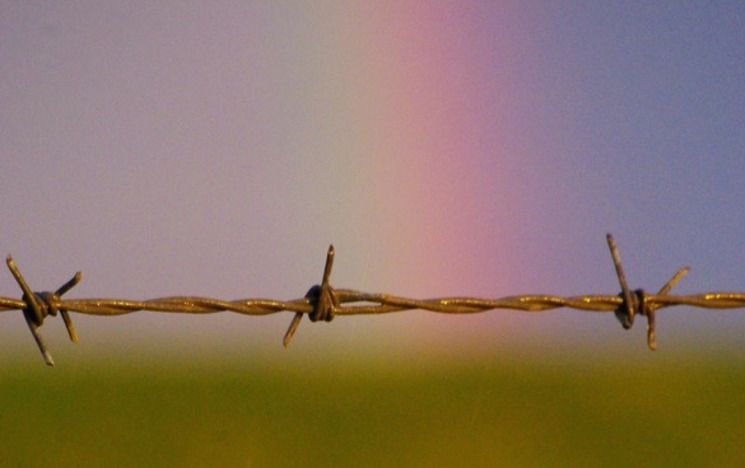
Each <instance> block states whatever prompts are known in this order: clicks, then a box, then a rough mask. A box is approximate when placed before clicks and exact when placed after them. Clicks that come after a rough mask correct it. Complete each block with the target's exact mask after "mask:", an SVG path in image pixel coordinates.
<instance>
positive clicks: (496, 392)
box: [0, 352, 745, 467]
mask: <svg viewBox="0 0 745 468" xmlns="http://www.w3.org/2000/svg"><path fill="white" fill-rule="evenodd" d="M650 356H651V355H650ZM658 356H660V355H655V357H654V358H652V357H650V358H649V359H648V360H645V361H644V362H638V363H622V362H621V361H620V360H613V359H610V360H608V359H606V360H598V359H595V360H590V359H582V358H576V357H575V358H572V359H564V358H562V357H554V358H552V359H551V360H550V361H546V360H544V359H540V358H537V357H533V358H526V357H525V356H515V355H511V356H510V355H508V356H506V357H502V358H500V359H496V358H489V359H487V360H486V361H484V360H483V359H471V360H467V361H465V362H458V361H457V360H456V359H449V360H445V362H439V363H432V362H429V361H427V360H420V361H417V360H412V361H410V362H408V363H406V364H401V363H397V364H394V363H391V362H385V361H369V362H367V361H366V360H365V359H359V360H357V361H354V360H353V362H347V363H342V362H341V361H339V362H336V363H335V362H333V361H332V362H330V363H328V364H327V365H326V366H320V365H317V364H312V363H309V362H303V361H300V360H291V362H283V361H281V360H279V359H274V360H273V361H272V362H269V363H264V364H261V363H260V362H258V361H257V362H253V361H241V360H238V359H232V358H231V359H227V360H222V361H215V363H212V364H210V363H209V362H201V363H197V364H192V365H183V364H178V363H173V364H169V363H167V362H166V363H162V364H158V365H153V364H145V365H139V364H136V363H129V364H122V362H123V361H112V362H104V361H100V362H96V363H93V362H90V363H87V364H86V365H73V366H68V368H65V367H64V366H63V365H60V367H58V368H56V369H46V368H45V367H44V366H43V365H42V364H41V363H39V362H33V363H29V364H28V365H26V364H24V365H12V364H5V365H4V366H3V368H2V371H0V372H1V374H0V375H2V377H1V380H0V431H1V433H2V435H1V437H0V447H1V448H0V463H2V465H3V466H112V467H113V466H208V465H212V466H324V465H334V466H378V465H380V464H383V465H398V466H448V465H450V466H463V465H471V466H479V465H483V466H487V465H489V466H495V465H503V466H557V465H565V466H568V465H571V466H599V465H602V466H633V465H643V466H661V465H662V466H665V465H666V466H681V465H687V466H704V465H705V466H736V465H739V466H743V464H745V443H743V441H745V418H744V417H743V416H744V415H745V365H744V364H745V360H744V359H743V356H741V355H739V354H735V353H734V352H733V353H731V354H729V355H727V356H720V357H717V358H698V359H685V358H681V357H677V358H662V357H658ZM567 361H568V362H567Z"/></svg>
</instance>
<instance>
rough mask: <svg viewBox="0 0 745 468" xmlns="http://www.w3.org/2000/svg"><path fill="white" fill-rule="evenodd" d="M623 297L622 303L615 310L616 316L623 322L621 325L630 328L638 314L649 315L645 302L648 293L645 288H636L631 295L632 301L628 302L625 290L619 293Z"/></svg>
mask: <svg viewBox="0 0 745 468" xmlns="http://www.w3.org/2000/svg"><path fill="white" fill-rule="evenodd" d="M618 297H620V298H621V301H622V302H621V305H619V306H618V308H617V309H616V310H615V311H614V314H615V315H616V318H617V319H618V321H619V322H621V326H622V327H623V328H624V329H626V330H628V329H630V328H631V326H632V325H634V318H635V317H636V316H637V315H647V306H646V303H645V298H646V293H645V292H644V290H643V289H635V290H634V291H631V294H630V295H629V298H630V303H627V298H626V293H625V291H621V292H620V293H619V294H618Z"/></svg>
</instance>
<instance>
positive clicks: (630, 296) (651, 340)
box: [608, 234, 690, 351]
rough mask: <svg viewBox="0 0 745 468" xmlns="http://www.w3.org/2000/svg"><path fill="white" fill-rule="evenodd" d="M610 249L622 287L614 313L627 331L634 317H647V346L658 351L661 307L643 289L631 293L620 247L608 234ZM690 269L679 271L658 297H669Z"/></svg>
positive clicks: (684, 268)
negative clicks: (657, 316) (658, 312)
mask: <svg viewBox="0 0 745 468" xmlns="http://www.w3.org/2000/svg"><path fill="white" fill-rule="evenodd" d="M608 248H610V254H611V257H612V258H613V265H614V266H615V267H616V275H617V276H618V282H619V284H620V285H621V293H620V294H619V296H620V297H621V305H619V306H618V308H617V309H616V310H615V311H614V312H615V315H616V318H617V319H618V321H619V322H621V325H622V326H623V328H625V329H626V330H628V329H630V328H631V326H632V325H633V324H634V317H635V316H636V315H644V316H646V317H647V346H649V349H651V350H652V351H654V350H655V349H657V331H656V317H655V312H656V311H657V309H658V308H659V307H660V306H659V304H653V303H651V302H650V301H649V299H648V296H647V294H646V293H645V292H644V290H643V289H636V290H634V291H631V290H630V289H629V286H628V283H627V282H626V275H625V274H624V272H623V265H621V255H620V254H619V253H618V246H617V245H616V242H615V241H614V240H613V236H612V235H610V234H608ZM689 271H690V269H689V268H688V267H683V268H681V269H680V270H678V271H677V272H676V273H675V274H674V275H673V277H672V278H670V281H668V282H667V283H665V285H664V286H663V287H662V288H661V289H660V292H658V293H657V295H658V296H665V295H667V294H668V293H669V292H670V290H671V289H673V287H674V286H675V285H676V284H678V282H679V281H680V280H681V279H683V277H685V275H687V274H688V272H689Z"/></svg>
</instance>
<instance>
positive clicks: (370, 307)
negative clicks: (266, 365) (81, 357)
mask: <svg viewBox="0 0 745 468" xmlns="http://www.w3.org/2000/svg"><path fill="white" fill-rule="evenodd" d="M607 241H608V247H609V249H610V252H611V257H612V259H613V264H614V266H615V270H616V275H617V277H618V280H619V284H620V286H621V293H620V294H616V295H603V294H589V295H583V296H569V297H563V296H553V295H543V294H531V295H521V296H507V297H501V298H498V299H482V298H476V297H443V298H435V299H410V298H406V297H400V296H394V295H391V294H376V293H366V292H362V291H356V290H353V289H335V288H333V287H332V286H331V283H330V277H331V270H332V267H333V261H334V255H335V251H334V247H333V246H330V247H329V249H328V252H327V255H326V265H325V267H324V272H323V276H322V280H321V284H319V285H315V286H313V287H311V288H310V290H309V291H308V292H307V293H306V294H305V296H304V297H303V298H302V299H295V300H290V301H282V300H276V299H239V300H233V301H226V300H222V299H214V298H209V297H197V296H172V297H162V298H157V299H149V300H144V301H132V300H127V299H64V300H63V299H62V295H63V294H65V293H66V292H67V291H69V290H70V289H71V288H72V287H73V286H75V285H76V284H77V283H79V282H80V280H81V278H82V275H81V273H80V272H78V273H76V274H75V276H74V277H73V278H72V279H71V280H69V281H68V282H67V283H65V284H64V285H63V286H61V287H60V288H59V289H57V291H56V292H54V293H51V292H41V293H35V292H32V290H31V288H30V287H29V286H28V284H27V283H26V281H25V279H24V278H23V276H22V275H21V273H20V271H19V269H18V267H17V266H16V264H15V262H14V261H13V259H12V258H11V257H10V256H8V258H7V262H6V263H7V265H8V268H9V269H10V271H11V273H12V274H13V277H14V278H15V279H16V282H17V283H18V285H19V286H20V287H21V290H22V291H23V296H22V298H21V299H20V300H18V299H13V298H8V297H0V312H3V311H10V310H21V311H23V314H24V318H25V319H26V323H27V324H28V326H29V329H30V330H31V333H32V335H33V336H34V339H35V340H36V343H37V345H38V346H39V350H40V351H41V353H42V355H43V357H44V359H45V361H46V363H47V364H48V365H50V366H53V365H54V361H53V360H52V356H51V355H50V354H49V352H48V351H47V348H46V345H45V343H44V341H43V340H42V337H41V335H40V333H39V328H40V327H41V325H42V324H43V321H44V319H45V318H46V317H47V316H49V315H52V316H55V315H57V312H60V315H61V316H62V318H63V320H64V322H65V325H66V327H67V330H68V333H69V336H70V339H71V340H72V341H73V342H77V341H78V336H77V333H76V331H75V328H74V327H73V325H72V321H71V320H70V317H69V312H76V313H79V314H87V315H99V316H114V315H124V314H129V313H133V312H138V311H152V312H171V313H188V314H211V313H216V312H224V311H230V312H236V313H239V314H243V315H268V314H275V313H279V312H294V313H295V315H294V317H293V319H292V321H291V322H290V326H289V328H288V329H287V332H286V333H285V335H284V339H283V343H284V345H285V347H287V346H288V345H289V344H290V341H291V340H292V337H293V336H294V334H295V332H296V331H297V328H298V326H299V325H300V322H301V320H302V318H303V315H306V314H307V315H308V317H309V318H310V320H311V321H312V322H316V321H327V322H330V321H331V320H332V319H333V318H334V317H336V316H346V315H374V314H387V313H393V312H401V311H405V310H414V309H421V310H427V311H431V312H439V313H444V314H473V313H480V312H485V311H488V310H493V309H511V310H520V311H525V312H542V311H548V310H553V309H559V308H570V309H576V310H583V311H588V312H613V313H615V315H616V317H617V318H618V320H619V321H620V322H621V325H622V326H623V327H624V328H625V329H629V328H631V326H632V325H633V322H634V317H635V316H637V315H641V316H646V317H647V344H648V346H649V348H650V349H651V350H654V349H656V347H657V343H656V329H655V327H656V312H657V311H658V310H660V309H664V308H667V307H673V306H692V307H700V308H706V309H735V308H743V307H745V292H709V293H703V294H694V295H680V296H675V295H670V294H669V293H670V290H671V289H672V288H673V287H675V285H677V284H678V282H679V281H680V280H681V279H683V277H685V275H686V274H687V273H688V272H689V268H688V267H684V268H681V269H680V270H678V271H677V272H676V273H675V275H673V277H672V278H671V279H670V280H669V281H668V282H667V283H666V284H665V285H664V286H663V287H662V288H661V289H660V290H659V292H658V293H657V294H647V293H645V292H644V290H641V289H637V290H634V291H632V290H630V289H629V287H628V284H627V281H626V277H625V274H624V271H623V266H622V264H621V257H620V254H619V252H618V246H617V245H616V243H615V241H614V240H613V236H611V235H610V234H608V236H607Z"/></svg>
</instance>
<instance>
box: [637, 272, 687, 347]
mask: <svg viewBox="0 0 745 468" xmlns="http://www.w3.org/2000/svg"><path fill="white" fill-rule="evenodd" d="M689 271H691V269H690V268H688V267H683V268H681V269H679V270H678V271H676V272H675V274H674V275H673V277H672V278H670V280H669V281H668V282H667V283H665V285H664V286H663V287H662V288H660V291H659V292H658V293H657V295H658V296H667V295H668V293H669V292H670V291H671V290H672V289H673V288H674V287H675V286H676V285H677V284H678V283H679V282H680V280H682V279H683V278H685V276H686V275H687V274H688V272H689ZM658 308H659V306H657V305H654V304H649V305H645V307H644V310H645V314H646V316H647V346H648V347H649V349H651V350H652V351H655V350H656V349H657V330H656V328H657V320H656V312H657V309H658Z"/></svg>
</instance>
